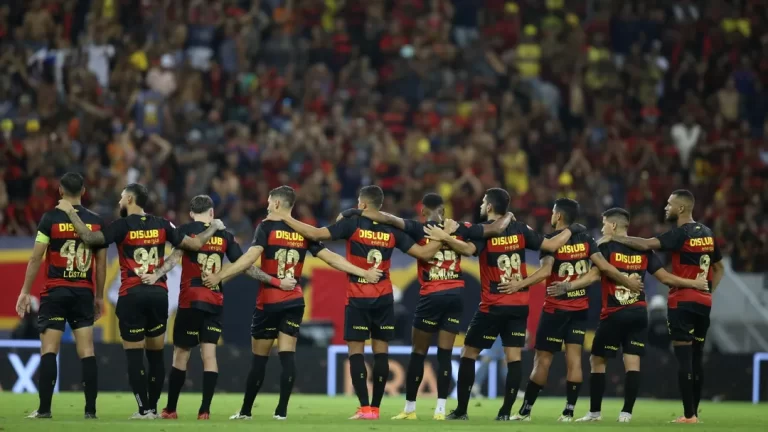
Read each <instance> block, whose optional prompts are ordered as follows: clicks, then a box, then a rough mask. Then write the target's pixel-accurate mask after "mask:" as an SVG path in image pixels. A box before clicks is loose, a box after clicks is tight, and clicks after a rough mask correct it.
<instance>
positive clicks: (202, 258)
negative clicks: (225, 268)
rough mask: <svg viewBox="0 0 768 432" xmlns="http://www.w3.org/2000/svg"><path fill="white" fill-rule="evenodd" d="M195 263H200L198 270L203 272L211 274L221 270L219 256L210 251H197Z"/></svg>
mask: <svg viewBox="0 0 768 432" xmlns="http://www.w3.org/2000/svg"><path fill="white" fill-rule="evenodd" d="M197 263H198V264H200V271H201V272H203V273H205V274H213V273H218V272H219V271H221V256H219V254H215V253H212V254H210V255H206V254H203V253H199V254H197Z"/></svg>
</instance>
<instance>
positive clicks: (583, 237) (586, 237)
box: [558, 231, 595, 244]
mask: <svg viewBox="0 0 768 432" xmlns="http://www.w3.org/2000/svg"><path fill="white" fill-rule="evenodd" d="M558 233H560V231H558ZM593 241H595V238H594V237H592V234H590V233H588V232H587V231H584V232H580V233H578V234H576V235H572V236H571V239H570V240H569V243H573V244H578V243H589V242H593Z"/></svg>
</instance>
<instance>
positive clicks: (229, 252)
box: [179, 221, 243, 313]
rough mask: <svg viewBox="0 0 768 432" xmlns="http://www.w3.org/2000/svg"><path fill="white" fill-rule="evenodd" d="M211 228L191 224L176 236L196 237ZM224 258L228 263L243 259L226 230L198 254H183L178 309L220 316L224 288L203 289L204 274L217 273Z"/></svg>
mask: <svg viewBox="0 0 768 432" xmlns="http://www.w3.org/2000/svg"><path fill="white" fill-rule="evenodd" d="M209 226H210V224H207V223H204V222H197V221H195V222H190V223H188V224H185V225H182V226H180V227H179V232H180V233H181V234H182V235H186V236H188V237H195V236H197V235H199V234H200V233H202V232H203V231H205V230H207V229H208V227H209ZM225 255H226V257H227V259H229V262H235V261H237V259H238V258H240V257H241V256H242V255H243V250H242V249H240V245H238V244H237V241H235V237H234V236H233V235H232V234H231V233H229V232H228V231H225V230H219V231H216V233H215V234H214V235H213V236H212V237H211V238H210V239H209V240H208V242H207V243H205V244H204V245H203V247H202V248H200V250H199V251H197V252H189V251H184V254H183V255H182V258H181V285H180V290H179V307H180V308H194V309H201V310H204V311H208V312H211V313H220V312H221V309H222V307H223V306H224V288H223V287H222V284H219V285H218V286H217V287H215V288H208V287H206V286H205V285H203V277H202V275H203V273H208V274H212V273H218V272H220V271H221V265H222V262H223V261H224V256H225Z"/></svg>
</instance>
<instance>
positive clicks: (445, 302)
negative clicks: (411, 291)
mask: <svg viewBox="0 0 768 432" xmlns="http://www.w3.org/2000/svg"><path fill="white" fill-rule="evenodd" d="M463 312H464V300H463V299H462V297H461V294H439V293H436V294H431V295H426V296H422V297H421V298H419V303H418V305H416V312H414V314H413V328H415V329H419V330H421V331H425V332H427V333H434V332H436V331H438V330H444V331H447V332H449V333H454V334H458V333H459V331H461V314H462V313H463Z"/></svg>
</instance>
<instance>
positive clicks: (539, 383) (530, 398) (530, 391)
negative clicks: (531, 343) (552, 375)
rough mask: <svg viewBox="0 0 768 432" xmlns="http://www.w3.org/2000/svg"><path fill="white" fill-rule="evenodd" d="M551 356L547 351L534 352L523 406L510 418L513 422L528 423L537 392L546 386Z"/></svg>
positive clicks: (537, 395)
mask: <svg viewBox="0 0 768 432" xmlns="http://www.w3.org/2000/svg"><path fill="white" fill-rule="evenodd" d="M552 358H553V354H552V353H551V352H549V351H542V350H538V349H537V350H536V354H534V358H533V370H532V371H531V376H530V378H529V381H528V385H527V386H526V388H525V396H523V405H522V406H521V407H520V411H519V412H518V414H517V415H514V416H512V417H510V420H513V421H530V417H531V410H533V405H534V404H535V403H536V399H537V398H538V397H539V392H541V389H543V388H544V386H545V385H546V384H547V376H548V375H549V368H550V366H552Z"/></svg>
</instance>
